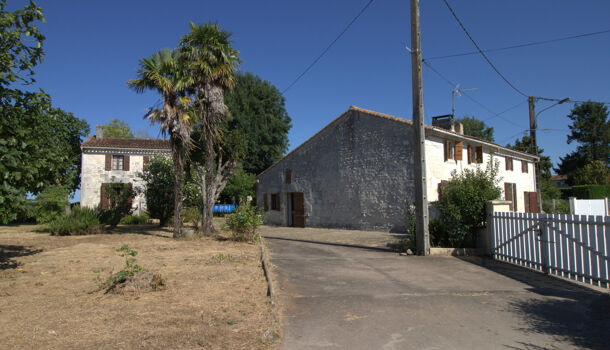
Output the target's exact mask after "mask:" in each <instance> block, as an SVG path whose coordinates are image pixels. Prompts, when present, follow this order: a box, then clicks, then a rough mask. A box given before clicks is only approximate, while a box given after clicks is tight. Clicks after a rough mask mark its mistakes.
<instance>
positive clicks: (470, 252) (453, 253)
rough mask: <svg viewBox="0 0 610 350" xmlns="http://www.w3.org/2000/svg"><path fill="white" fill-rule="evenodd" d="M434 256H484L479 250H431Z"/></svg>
mask: <svg viewBox="0 0 610 350" xmlns="http://www.w3.org/2000/svg"><path fill="white" fill-rule="evenodd" d="M430 255H433V256H476V255H484V254H482V253H481V251H480V250H479V249H477V248H430Z"/></svg>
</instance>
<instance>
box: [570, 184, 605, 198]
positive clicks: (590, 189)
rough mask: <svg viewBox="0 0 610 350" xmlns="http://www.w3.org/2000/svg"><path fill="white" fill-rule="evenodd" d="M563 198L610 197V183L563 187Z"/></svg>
mask: <svg viewBox="0 0 610 350" xmlns="http://www.w3.org/2000/svg"><path fill="white" fill-rule="evenodd" d="M561 194H562V196H561V197H562V198H569V197H576V198H578V199H602V198H609V197H610V185H579V186H572V187H571V188H562V189H561Z"/></svg>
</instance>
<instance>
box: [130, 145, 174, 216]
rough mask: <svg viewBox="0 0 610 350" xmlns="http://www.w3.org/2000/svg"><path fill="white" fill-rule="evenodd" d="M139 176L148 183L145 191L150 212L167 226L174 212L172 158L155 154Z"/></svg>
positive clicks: (147, 207)
mask: <svg viewBox="0 0 610 350" xmlns="http://www.w3.org/2000/svg"><path fill="white" fill-rule="evenodd" d="M138 176H140V177H141V178H142V179H143V180H144V182H145V183H146V185H145V187H144V189H143V192H144V194H145V196H146V209H147V210H148V213H149V214H150V216H151V217H153V218H156V219H159V224H160V226H165V225H166V224H167V222H168V220H169V218H170V217H171V216H172V214H173V212H174V165H173V164H172V161H171V159H169V158H168V157H164V156H161V155H157V156H154V157H153V158H152V159H151V160H150V162H149V163H148V164H147V165H146V166H145V167H144V171H143V172H142V173H139V174H138Z"/></svg>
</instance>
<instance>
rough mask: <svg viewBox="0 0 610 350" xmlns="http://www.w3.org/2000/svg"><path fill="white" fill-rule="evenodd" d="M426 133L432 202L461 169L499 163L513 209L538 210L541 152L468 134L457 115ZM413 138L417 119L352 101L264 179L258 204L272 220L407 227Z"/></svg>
mask: <svg viewBox="0 0 610 350" xmlns="http://www.w3.org/2000/svg"><path fill="white" fill-rule="evenodd" d="M456 129H457V130H456ZM425 133H426V141H425V154H426V174H427V177H428V181H427V193H428V201H429V202H434V201H436V200H437V199H438V189H439V187H440V186H442V183H443V181H447V180H449V179H450V178H451V173H452V172H453V171H454V170H455V171H457V172H460V171H462V170H464V169H476V168H477V167H483V168H485V167H486V166H487V164H489V163H490V162H494V163H497V164H498V166H499V177H500V178H501V183H500V186H501V188H502V189H503V191H504V194H503V195H504V199H506V200H509V201H511V202H512V203H511V209H512V210H514V211H521V212H523V211H534V210H537V204H536V203H537V202H536V198H537V197H536V193H535V188H536V182H535V181H536V179H535V171H534V166H535V161H536V160H537V158H536V157H535V156H533V155H530V154H527V153H523V152H519V151H515V150H512V149H509V148H506V147H502V146H500V145H498V144H495V143H492V142H488V141H485V140H481V139H478V138H474V137H470V136H466V135H463V131H462V127H461V124H459V123H457V125H454V123H453V117H451V116H446V117H437V118H435V119H434V121H433V126H428V125H426V127H425ZM413 139H414V137H413V125H412V122H411V121H409V120H405V119H402V118H397V117H394V116H391V115H387V114H382V113H378V112H374V111H369V110H366V109H362V108H358V107H353V106H352V107H350V109H349V110H347V111H346V112H345V113H343V114H342V115H340V116H339V117H338V118H337V119H335V120H334V121H333V122H331V123H330V124H328V125H327V126H326V127H324V128H323V129H322V130H321V131H319V132H318V133H317V134H315V135H314V136H312V137H311V138H310V139H309V140H307V141H305V142H304V143H303V144H302V145H300V146H299V147H297V148H295V149H294V150H293V151H292V152H290V153H289V154H288V155H286V156H285V157H284V158H282V159H281V160H280V161H278V162H277V163H275V164H274V165H272V166H271V167H269V168H268V169H267V170H265V171H264V172H262V173H261V174H259V175H258V176H257V180H256V193H257V205H258V206H259V207H260V208H263V209H264V210H265V221H266V222H267V223H269V224H273V225H282V226H300V227H306V226H311V227H329V228H347V229H361V230H375V231H391V232H403V231H404V230H405V223H404V221H405V219H404V217H405V216H404V215H405V210H406V206H407V203H408V201H412V200H413V198H414V169H413V153H414V152H413ZM430 215H431V216H432V217H434V216H435V210H434V208H431V210H430Z"/></svg>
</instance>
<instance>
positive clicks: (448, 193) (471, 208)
mask: <svg viewBox="0 0 610 350" xmlns="http://www.w3.org/2000/svg"><path fill="white" fill-rule="evenodd" d="M497 173H498V164H497V163H496V164H493V165H492V164H489V166H488V167H487V169H486V170H482V169H480V168H477V169H476V170H474V171H473V170H469V169H465V170H464V171H463V172H462V173H459V174H458V173H456V172H455V171H454V172H453V174H452V176H451V180H449V182H448V183H447V185H446V186H445V187H443V188H442V189H441V191H440V193H439V200H438V202H437V203H436V207H437V209H438V210H439V212H440V218H441V220H442V223H443V226H444V228H445V229H444V230H443V234H446V237H438V238H437V239H438V240H439V241H441V242H444V240H446V242H447V243H448V244H449V246H451V247H456V248H461V247H465V246H472V245H474V244H475V243H476V232H477V231H478V230H479V229H480V228H483V227H485V222H486V217H485V204H486V203H487V202H488V201H490V200H494V199H498V198H500V194H501V193H502V192H501V191H500V188H499V187H498V185H497V183H498V179H497Z"/></svg>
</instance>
